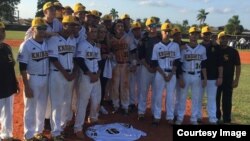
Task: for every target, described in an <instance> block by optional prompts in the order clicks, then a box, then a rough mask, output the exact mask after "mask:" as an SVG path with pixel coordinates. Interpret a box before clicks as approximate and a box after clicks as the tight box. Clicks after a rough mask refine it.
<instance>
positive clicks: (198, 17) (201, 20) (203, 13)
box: [197, 9, 209, 26]
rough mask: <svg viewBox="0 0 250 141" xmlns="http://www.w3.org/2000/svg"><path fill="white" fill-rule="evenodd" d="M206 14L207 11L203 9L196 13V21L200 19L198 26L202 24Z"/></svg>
mask: <svg viewBox="0 0 250 141" xmlns="http://www.w3.org/2000/svg"><path fill="white" fill-rule="evenodd" d="M208 14H209V12H206V11H205V9H201V10H199V13H198V15H197V21H200V26H201V25H202V24H204V22H205V20H206V18H207V15H208Z"/></svg>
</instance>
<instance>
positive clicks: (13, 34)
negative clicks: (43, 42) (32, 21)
mask: <svg viewBox="0 0 250 141" xmlns="http://www.w3.org/2000/svg"><path fill="white" fill-rule="evenodd" d="M24 35H25V32H24V31H6V39H21V40H23V39H24Z"/></svg>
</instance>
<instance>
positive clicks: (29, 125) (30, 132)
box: [24, 75, 48, 139]
mask: <svg viewBox="0 0 250 141" xmlns="http://www.w3.org/2000/svg"><path fill="white" fill-rule="evenodd" d="M28 82H29V86H30V88H31V90H32V92H33V98H26V97H25V93H24V136H25V139H30V138H32V137H33V136H34V135H35V134H40V133H42V132H43V128H44V118H45V112H46V105H47V99H48V76H37V75H30V77H29V80H28Z"/></svg>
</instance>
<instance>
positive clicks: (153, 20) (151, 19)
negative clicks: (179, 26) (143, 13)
mask: <svg viewBox="0 0 250 141" xmlns="http://www.w3.org/2000/svg"><path fill="white" fill-rule="evenodd" d="M152 24H156V21H155V19H153V18H148V19H147V21H146V26H150V25H152Z"/></svg>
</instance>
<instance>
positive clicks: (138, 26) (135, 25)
mask: <svg viewBox="0 0 250 141" xmlns="http://www.w3.org/2000/svg"><path fill="white" fill-rule="evenodd" d="M136 28H141V24H140V23H139V22H133V23H132V24H131V29H136Z"/></svg>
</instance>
